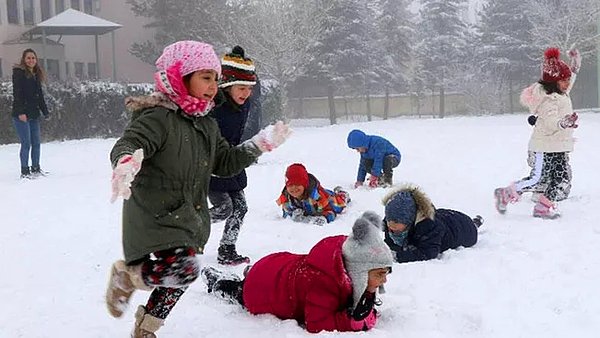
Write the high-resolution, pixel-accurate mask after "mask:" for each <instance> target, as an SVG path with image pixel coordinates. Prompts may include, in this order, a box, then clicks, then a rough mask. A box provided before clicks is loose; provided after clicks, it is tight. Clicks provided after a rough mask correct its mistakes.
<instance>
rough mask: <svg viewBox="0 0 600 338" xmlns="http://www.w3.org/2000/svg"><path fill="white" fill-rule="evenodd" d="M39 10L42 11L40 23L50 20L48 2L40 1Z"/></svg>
mask: <svg viewBox="0 0 600 338" xmlns="http://www.w3.org/2000/svg"><path fill="white" fill-rule="evenodd" d="M40 9H41V10H42V21H45V20H48V19H50V17H51V16H52V15H50V0H40Z"/></svg>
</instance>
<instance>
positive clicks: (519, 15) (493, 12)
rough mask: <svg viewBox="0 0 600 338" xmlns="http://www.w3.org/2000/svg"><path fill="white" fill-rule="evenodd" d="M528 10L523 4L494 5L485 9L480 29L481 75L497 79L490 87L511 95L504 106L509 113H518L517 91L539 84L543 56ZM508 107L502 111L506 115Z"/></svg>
mask: <svg viewBox="0 0 600 338" xmlns="http://www.w3.org/2000/svg"><path fill="white" fill-rule="evenodd" d="M526 9H527V6H525V3H524V2H523V1H522V0H504V1H491V2H489V3H487V4H486V5H485V6H484V7H483V10H482V13H481V21H480V23H479V25H478V33H479V39H478V40H479V41H478V44H479V45H480V46H481V48H477V50H478V51H479V53H478V54H477V55H476V57H477V59H478V60H479V66H480V67H481V71H480V72H479V74H481V75H483V76H484V77H485V78H487V79H493V81H490V82H489V83H486V86H493V87H494V88H495V89H498V90H499V91H501V92H504V93H506V94H508V95H506V96H505V97H507V99H506V100H502V101H501V102H504V103H508V111H509V112H514V111H515V107H514V103H515V102H516V97H517V96H518V91H515V90H514V89H515V87H516V88H520V87H521V86H522V85H523V84H525V83H529V82H532V78H533V80H534V81H535V77H536V76H537V73H536V67H539V61H538V59H539V57H538V55H537V54H539V53H538V50H537V49H536V48H535V47H534V46H533V44H532V37H531V29H532V26H531V23H530V22H529V20H528V17H527V15H526ZM503 89H506V90H503ZM496 99H497V98H496ZM505 106H506V105H505V104H503V105H501V107H500V109H502V110H504V111H505V109H504V107H505Z"/></svg>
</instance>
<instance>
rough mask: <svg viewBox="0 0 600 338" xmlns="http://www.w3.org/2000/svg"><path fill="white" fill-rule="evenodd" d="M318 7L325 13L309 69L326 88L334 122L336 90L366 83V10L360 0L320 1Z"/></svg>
mask: <svg viewBox="0 0 600 338" xmlns="http://www.w3.org/2000/svg"><path fill="white" fill-rule="evenodd" d="M320 6H321V10H322V12H323V13H325V18H324V20H323V23H322V32H323V33H322V34H321V37H320V39H319V40H318V42H317V43H316V45H315V48H314V49H313V55H314V58H313V59H312V60H311V65H310V72H311V74H313V76H314V77H315V78H316V79H317V80H318V81H320V82H321V83H323V84H325V86H326V87H327V96H328V98H329V119H330V122H331V124H335V123H336V122H337V116H336V111H335V105H334V101H333V97H334V94H335V92H336V89H343V90H355V89H356V88H358V87H359V86H360V87H362V86H363V85H364V83H365V82H364V81H365V80H364V79H365V73H366V71H367V69H368V65H369V60H368V59H369V57H370V55H369V50H368V43H367V42H368V41H370V39H369V38H368V37H367V34H368V30H367V29H366V25H365V20H364V19H365V15H366V14H367V11H366V7H365V6H364V2H362V1H360V0H358V1H357V0H321V1H320Z"/></svg>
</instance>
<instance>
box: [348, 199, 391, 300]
mask: <svg viewBox="0 0 600 338" xmlns="http://www.w3.org/2000/svg"><path fill="white" fill-rule="evenodd" d="M380 226H381V217H379V215H377V214H376V213H374V212H372V211H367V212H365V213H364V214H362V216H361V217H360V218H358V219H357V220H356V221H355V222H354V226H352V233H351V234H350V236H348V239H346V241H345V242H344V244H343V245H342V256H343V257H344V265H345V267H346V271H347V272H348V275H349V276H350V279H351V280H352V291H353V298H352V302H353V303H352V308H353V309H354V308H355V307H356V304H358V301H359V300H360V297H361V296H362V295H363V293H364V292H365V290H366V289H367V285H368V280H369V270H372V269H380V268H389V267H391V266H392V264H393V262H394V258H393V256H392V252H391V251H390V248H389V247H388V246H387V244H385V243H384V242H383V238H382V235H381V234H382V231H381V229H380ZM379 292H380V293H383V292H384V289H383V286H381V287H380V288H379Z"/></svg>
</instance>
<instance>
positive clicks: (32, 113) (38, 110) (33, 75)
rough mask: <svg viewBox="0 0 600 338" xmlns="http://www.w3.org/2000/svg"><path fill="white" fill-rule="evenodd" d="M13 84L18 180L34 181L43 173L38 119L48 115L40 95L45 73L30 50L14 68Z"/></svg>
mask: <svg viewBox="0 0 600 338" xmlns="http://www.w3.org/2000/svg"><path fill="white" fill-rule="evenodd" d="M12 81H13V110H12V116H13V124H14V126H15V130H16V131H17V135H19V140H20V142H21V151H20V153H19V155H20V160H21V178H35V177H37V176H39V175H44V174H45V172H44V171H43V170H41V169H40V143H41V142H40V122H39V120H40V117H41V116H42V115H43V116H44V117H47V116H48V108H47V107H46V102H45V101H44V95H43V93H42V82H44V81H45V74H44V70H43V69H42V68H41V67H40V65H39V64H38V58H37V54H36V53H35V52H34V51H33V49H26V50H24V51H23V55H22V56H21V61H20V63H19V64H18V65H15V67H14V68H13V74H12ZM30 152H31V168H30V167H29V155H30Z"/></svg>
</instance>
